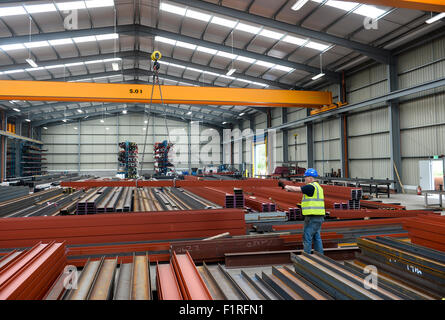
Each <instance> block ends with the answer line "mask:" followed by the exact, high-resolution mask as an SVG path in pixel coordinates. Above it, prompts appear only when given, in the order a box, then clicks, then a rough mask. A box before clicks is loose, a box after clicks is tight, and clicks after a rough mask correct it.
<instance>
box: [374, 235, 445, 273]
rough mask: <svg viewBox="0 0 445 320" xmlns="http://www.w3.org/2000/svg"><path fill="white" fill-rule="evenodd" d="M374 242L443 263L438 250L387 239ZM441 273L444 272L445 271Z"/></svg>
mask: <svg viewBox="0 0 445 320" xmlns="http://www.w3.org/2000/svg"><path fill="white" fill-rule="evenodd" d="M374 241H375V242H378V243H382V244H385V245H388V246H391V247H393V248H396V249H399V250H403V251H407V252H409V253H412V254H415V255H420V256H423V257H425V258H428V259H431V260H435V261H437V262H439V263H445V254H444V253H443V252H441V251H438V250H434V249H430V248H426V247H422V246H418V245H416V244H413V243H406V242H404V241H400V240H397V239H392V238H388V237H377V238H376V239H374ZM442 271H444V272H445V270H442Z"/></svg>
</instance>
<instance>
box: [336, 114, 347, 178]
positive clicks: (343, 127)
mask: <svg viewBox="0 0 445 320" xmlns="http://www.w3.org/2000/svg"><path fill="white" fill-rule="evenodd" d="M347 121H348V117H347V115H345V114H341V115H340V117H339V118H338V122H339V123H338V125H339V129H340V148H341V150H340V156H341V175H342V177H343V178H347V177H348V176H349V161H348V123H347Z"/></svg>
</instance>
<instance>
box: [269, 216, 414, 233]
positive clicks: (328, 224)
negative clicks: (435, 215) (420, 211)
mask: <svg viewBox="0 0 445 320" xmlns="http://www.w3.org/2000/svg"><path fill="white" fill-rule="evenodd" d="M407 219H413V218H388V219H378V220H357V221H341V220H339V221H325V222H324V223H323V225H322V229H330V228H354V227H357V228H361V227H367V226H378V225H402V224H403V223H404V222H405V221H407ZM272 228H273V229H274V230H276V231H278V230H302V229H303V224H283V225H274V226H272Z"/></svg>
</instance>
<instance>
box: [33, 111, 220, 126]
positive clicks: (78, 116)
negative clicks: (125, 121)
mask: <svg viewBox="0 0 445 320" xmlns="http://www.w3.org/2000/svg"><path fill="white" fill-rule="evenodd" d="M124 109H127V110H133V111H136V112H145V109H144V107H143V106H139V105H135V106H133V107H132V108H123V107H121V108H117V109H114V110H109V111H107V114H115V113H120V112H122V110H124ZM147 112H148V113H154V114H159V115H161V116H164V115H165V116H169V117H172V118H174V119H175V120H177V121H181V120H182V121H185V122H188V121H190V120H188V119H184V117H181V116H180V115H178V114H174V113H171V112H164V111H160V110H157V109H152V110H147ZM102 115H104V112H103V111H99V112H89V113H82V114H74V115H70V116H66V117H56V118H51V119H44V120H40V121H37V122H34V123H32V125H33V126H34V127H38V126H43V125H45V124H48V123H53V122H59V121H62V120H64V119H67V120H68V119H69V120H73V119H79V118H84V117H86V116H88V118H90V117H93V116H102ZM192 121H200V122H203V123H208V124H211V125H213V126H217V127H221V128H226V126H224V125H222V124H221V123H219V122H215V121H211V120H207V119H201V118H194V119H192Z"/></svg>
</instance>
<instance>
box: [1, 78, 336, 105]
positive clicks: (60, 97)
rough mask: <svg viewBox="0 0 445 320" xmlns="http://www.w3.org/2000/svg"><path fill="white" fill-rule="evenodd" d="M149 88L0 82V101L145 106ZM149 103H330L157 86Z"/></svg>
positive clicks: (271, 93) (323, 98) (310, 97)
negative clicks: (133, 104)
mask: <svg viewBox="0 0 445 320" xmlns="http://www.w3.org/2000/svg"><path fill="white" fill-rule="evenodd" d="M151 87H152V85H132V84H114V83H113V84H108V83H80V82H50V81H19V80H0V99H3V100H40V101H100V102H123V103H125V102H130V103H132V102H133V103H135V102H136V103H148V102H149V101H150V100H151V97H150V92H151ZM161 88H162V93H163V101H162V100H161V97H160V95H159V91H157V90H155V92H154V96H153V103H162V102H164V103H166V104H178V103H184V104H188V103H191V104H204V105H206V104H207V105H208V104H210V105H246V106H250V105H256V106H273V107H285V106H289V107H296V106H298V107H308V108H314V107H321V106H323V105H326V104H330V103H331V102H332V93H331V92H318V91H295V90H272V89H271V90H264V89H241V88H221V87H190V86H161Z"/></svg>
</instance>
